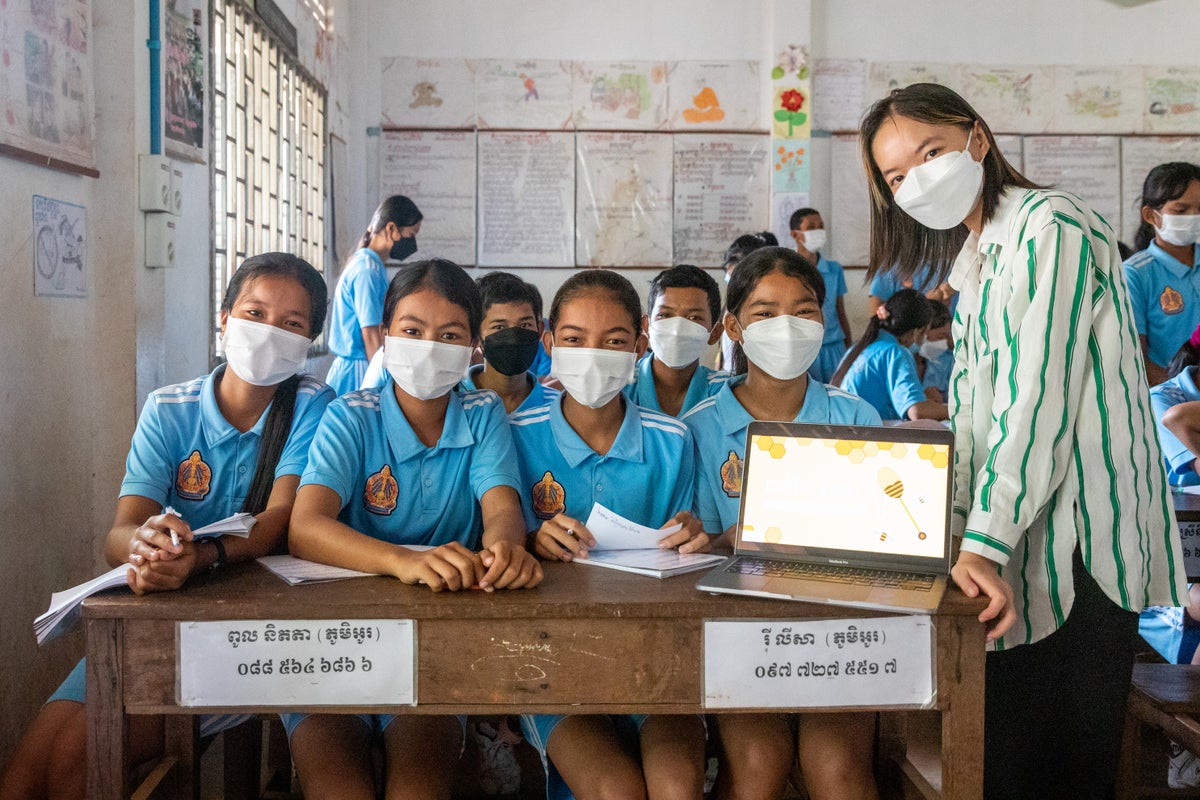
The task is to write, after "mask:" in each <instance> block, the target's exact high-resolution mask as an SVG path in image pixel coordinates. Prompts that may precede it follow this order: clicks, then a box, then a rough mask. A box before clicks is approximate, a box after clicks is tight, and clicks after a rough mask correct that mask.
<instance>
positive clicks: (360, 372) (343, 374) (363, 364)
mask: <svg viewBox="0 0 1200 800" xmlns="http://www.w3.org/2000/svg"><path fill="white" fill-rule="evenodd" d="M366 374H367V360H366V359H365V358H342V357H341V356H335V357H334V359H333V363H332V364H330V365H329V372H328V374H326V376H325V383H327V384H329V386H330V387H332V388H333V391H334V392H335V393H336V394H337V395H338V396H339V397H340V396H341V395H344V394H345V393H346V392H356V391H358V387H359V386H360V385H362V380H363V376H364V375H366Z"/></svg>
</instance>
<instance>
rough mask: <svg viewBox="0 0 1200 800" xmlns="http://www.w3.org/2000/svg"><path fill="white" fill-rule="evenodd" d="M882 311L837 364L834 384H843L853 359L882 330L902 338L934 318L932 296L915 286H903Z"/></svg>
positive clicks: (832, 380) (833, 378) (871, 320)
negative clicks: (921, 291) (922, 292)
mask: <svg viewBox="0 0 1200 800" xmlns="http://www.w3.org/2000/svg"><path fill="white" fill-rule="evenodd" d="M882 314H883V316H882V317H881V316H880V314H876V315H874V316H872V317H871V319H869V320H868V321H867V329H866V330H865V331H863V335H862V337H861V338H860V339H859V340H858V341H857V342H855V343H854V347H852V348H850V352H849V353H846V355H845V357H843V358H842V363H840V364H838V368H837V371H836V372H834V373H833V377H832V378H830V379H829V382H830V383H831V384H833V385H834V386H841V385H842V380H843V379H844V378H845V377H846V373H847V372H849V371H850V366H851V365H852V364H853V363H854V360H855V359H856V358H858V357H859V356H860V355H861V354H862V351H863V350H866V349H867V348H868V347H869V346H870V345H871V343H872V342H874V341H875V340H876V339H878V338H879V332H880V331H887V332H888V333H890V334H892V335H893V336H895V337H897V338H899V337H901V336H903V335H904V334H906V333H908V332H909V331H911V330H915V329H917V328H924V327H925V326H926V325H928V324H929V322H930V320H932V319H933V306H932V305H931V304H930V302H929V298H927V297H926V296H925V295H923V294H921V293H920V292H918V291H917V290H916V289H901V290H900V291H898V292H896V293H895V294H894V295H892V296H891V297H889V298H888V299H887V302H886V303H884V304H883V306H882ZM943 324H945V323H943Z"/></svg>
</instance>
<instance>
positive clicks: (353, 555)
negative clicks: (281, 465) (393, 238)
mask: <svg viewBox="0 0 1200 800" xmlns="http://www.w3.org/2000/svg"><path fill="white" fill-rule="evenodd" d="M481 317H482V309H481V303H480V297H479V289H478V287H477V286H476V285H475V283H474V281H472V280H471V279H470V278H469V277H468V276H467V274H466V272H464V271H463V270H462V268H461V267H459V266H457V265H456V264H453V263H451V262H449V261H445V260H441V259H431V260H428V261H418V262H416V263H414V264H412V265H410V266H407V267H405V268H404V269H403V270H401V271H400V272H399V273H398V274H397V275H396V276H395V277H394V278H393V279H392V282H391V284H390V285H389V287H388V291H387V295H386V298H385V299H384V316H383V318H384V320H385V323H386V325H387V328H386V334H387V335H386V336H385V337H384V345H383V351H384V359H385V362H386V366H387V369H388V373H389V374H390V376H391V377H390V378H389V380H388V382H387V383H386V384H385V385H384V387H383V389H382V390H380V391H370V390H365V389H364V390H360V391H357V392H351V393H349V394H346V395H343V396H342V397H340V398H338V399H337V400H335V401H334V402H333V403H331V404H330V406H329V409H328V411H327V412H326V414H325V417H324V419H322V420H321V426H320V428H319V429H318V430H317V434H316V436H315V437H314V439H313V444H312V449H311V452H310V453H309V464H308V469H306V470H305V472H304V476H303V478H302V479H301V482H300V484H301V485H300V489H299V490H298V492H297V494H296V507H295V510H294V512H293V514H292V524H291V533H290V540H291V548H292V552H293V553H294V554H295V555H297V556H299V557H301V558H306V559H309V560H311V561H319V562H321V563H323V564H332V565H335V566H339V567H349V568H350V569H357V570H362V571H364V572H378V573H382V574H385V575H393V576H395V577H397V578H399V579H400V580H401V581H403V582H404V583H409V584H418V583H420V584H424V585H426V586H428V587H429V588H430V589H431V590H432V591H435V592H440V591H443V590H445V591H459V590H462V589H469V588H474V587H478V588H480V589H483V590H485V591H492V590H494V589H506V588H507V589H516V588H520V587H532V586H536V585H537V584H538V582H540V581H541V579H542V568H541V566H540V565H539V564H538V563H537V560H536V559H534V558H533V556H531V555H530V554H528V553H526V552H525V548H524V542H525V529H524V524H523V522H522V519H521V507H520V502H519V500H518V498H517V487H518V486H519V485H520V483H519V481H518V473H517V469H516V454H515V453H514V451H513V443H512V435H511V434H510V433H509V429H508V423H507V421H506V418H505V413H504V404H503V403H502V402H501V400H500V398H499V396H498V395H497V394H496V393H495V392H489V391H470V392H456V391H453V389H454V387H455V386H456V385H457V384H458V382H459V381H460V380H461V379H462V376H463V373H465V372H466V370H467V364H469V363H470V360H471V349H472V347H473V345H474V344H475V343H476V342H477V341H478V338H479V324H480V319H481ZM416 545H420V546H422V547H427V548H430V549H420V550H418V549H413V546H416ZM464 720H465V718H459V719H456V718H454V717H434V716H423V715H415V714H414V715H400V716H395V717H393V716H392V715H387V714H374V715H372V714H360V715H352V714H342V715H338V714H319V715H303V714H285V715H284V725H285V727H286V728H287V729H288V733H289V736H290V737H291V745H292V757H293V761H294V762H295V765H296V771H297V772H298V773H299V776H300V783H301V786H302V787H303V789H304V794H305V796H306V797H332V796H337V797H363V798H374V797H376V787H375V785H374V776H375V770H374V767H373V764H372V759H371V753H372V743H373V741H376V740H381V741H382V747H383V752H384V755H385V758H386V762H387V768H386V770H385V772H384V774H385V775H386V781H387V785H386V787H385V792H384V794H385V796H387V797H400V796H402V795H403V796H421V797H424V796H449V793H450V788H451V786H452V784H453V779H454V765H455V763H456V762H457V760H458V757H459V754H460V752H461V751H462V748H463V732H464V728H463V725H464Z"/></svg>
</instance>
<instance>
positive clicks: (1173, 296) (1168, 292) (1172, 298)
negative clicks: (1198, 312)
mask: <svg viewBox="0 0 1200 800" xmlns="http://www.w3.org/2000/svg"><path fill="white" fill-rule="evenodd" d="M1158 305H1159V307H1160V308H1162V310H1163V313H1164V314H1170V315H1171V316H1175V315H1176V314H1178V313H1179V312H1180V311H1183V295H1181V294H1180V293H1179V292H1177V291H1175V290H1174V289H1172V288H1171V287H1170V286H1168V287H1167V288H1165V289H1163V292H1162V294H1160V295H1159V296H1158Z"/></svg>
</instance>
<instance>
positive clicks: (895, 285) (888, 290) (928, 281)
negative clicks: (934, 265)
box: [868, 265, 958, 316]
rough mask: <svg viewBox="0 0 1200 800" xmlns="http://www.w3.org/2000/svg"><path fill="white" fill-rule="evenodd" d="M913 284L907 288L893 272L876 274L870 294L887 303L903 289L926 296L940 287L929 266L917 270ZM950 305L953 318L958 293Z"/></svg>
mask: <svg viewBox="0 0 1200 800" xmlns="http://www.w3.org/2000/svg"><path fill="white" fill-rule="evenodd" d="M911 283H912V286H905V285H904V281H902V280H900V279H899V278H898V277H896V275H895V274H894V273H892V272H885V271H880V272H876V273H875V277H874V278H872V279H871V289H870V291H869V292H868V294H870V295H871V296H872V297H878V298H879V299H880V300H883V301H884V302H886V301H887V300H888V298H890V297H891V296H892V295H894V294H895V293H896V292H898V291H900V290H901V289H916V290H917V291H918V292H920V293H921V294H925V293H926V292H930V291H933V290H934V289H936V288H937V286H938V282H937V281H936V280H934V278H933V275H931V274H930V269H929V266H928V265H925V266H923V267H918V268H917V271H916V272H914V273H913V277H912V281H911ZM948 305H949V308H950V315H951V316H953V315H954V310H955V309H956V308H957V307H958V294H957V293H955V295H954V296H953V297H951V298H950V302H949V304H948Z"/></svg>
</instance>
